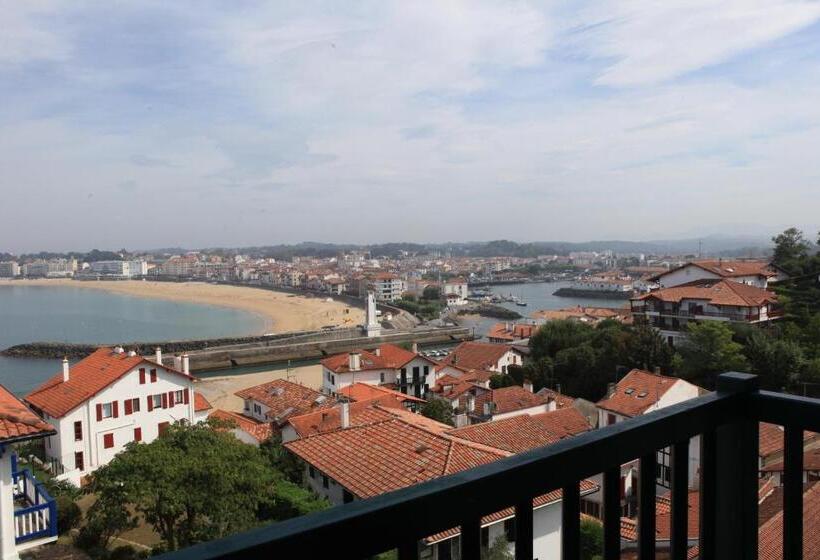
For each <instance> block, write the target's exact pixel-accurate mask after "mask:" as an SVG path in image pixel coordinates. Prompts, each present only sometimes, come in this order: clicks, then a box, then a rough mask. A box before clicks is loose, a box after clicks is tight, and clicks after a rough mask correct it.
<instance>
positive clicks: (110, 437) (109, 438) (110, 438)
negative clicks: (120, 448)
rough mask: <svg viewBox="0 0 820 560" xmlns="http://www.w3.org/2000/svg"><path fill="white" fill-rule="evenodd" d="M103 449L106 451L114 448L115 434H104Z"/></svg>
mask: <svg viewBox="0 0 820 560" xmlns="http://www.w3.org/2000/svg"><path fill="white" fill-rule="evenodd" d="M103 447H104V448H106V449H111V448H112V447H114V434H103Z"/></svg>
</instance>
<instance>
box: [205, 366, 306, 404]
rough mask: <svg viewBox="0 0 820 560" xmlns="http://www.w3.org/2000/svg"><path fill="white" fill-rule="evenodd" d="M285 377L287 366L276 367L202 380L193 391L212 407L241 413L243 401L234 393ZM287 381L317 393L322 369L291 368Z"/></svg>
mask: <svg viewBox="0 0 820 560" xmlns="http://www.w3.org/2000/svg"><path fill="white" fill-rule="evenodd" d="M287 377H288V370H287V367H286V366H282V365H276V366H271V369H270V370H266V371H260V372H254V373H244V374H240V375H223V376H217V377H205V378H201V379H200V381H199V382H198V383H197V386H196V390H197V391H199V392H201V393H202V394H203V395H204V396H205V398H206V399H208V402H210V403H211V405H212V406H213V407H214V408H221V409H223V410H233V411H237V412H238V411H241V410H242V405H243V403H242V399H240V398H239V397H237V396H236V395H234V393H235V392H237V391H241V390H242V389H245V388H247V387H253V386H254V385H260V384H262V383H267V382H268V381H273V380H274V379H286V378H287ZM290 380H291V381H293V382H294V383H301V384H302V385H305V386H307V387H310V388H311V389H317V390H318V389H320V388H321V386H322V366H321V365H320V364H311V365H303V366H299V367H293V368H291V370H290Z"/></svg>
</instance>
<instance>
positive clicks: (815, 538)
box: [758, 483, 820, 560]
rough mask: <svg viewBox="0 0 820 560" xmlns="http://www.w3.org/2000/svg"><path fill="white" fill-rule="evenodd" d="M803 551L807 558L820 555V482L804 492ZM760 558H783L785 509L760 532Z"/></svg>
mask: <svg viewBox="0 0 820 560" xmlns="http://www.w3.org/2000/svg"><path fill="white" fill-rule="evenodd" d="M803 551H804V554H805V555H806V556H805V557H806V558H818V555H820V484H816V483H815V484H812V485H810V486H809V487H808V489H807V490H805V491H804V492H803ZM758 558H759V559H760V560H783V511H782V510H781V511H779V512H778V513H776V514H775V515H774V516H773V517H772V518H771V519H769V520H768V521H766V522H765V523H764V524H763V526H761V527H760V531H759V532H758Z"/></svg>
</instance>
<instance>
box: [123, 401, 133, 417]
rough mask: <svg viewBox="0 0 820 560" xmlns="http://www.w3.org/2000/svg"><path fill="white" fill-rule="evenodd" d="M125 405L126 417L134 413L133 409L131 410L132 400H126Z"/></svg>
mask: <svg viewBox="0 0 820 560" xmlns="http://www.w3.org/2000/svg"><path fill="white" fill-rule="evenodd" d="M123 404H124V405H125V415H126V416H128V415H129V414H131V413H132V412H133V409H132V408H131V399H125V400H124V401H123Z"/></svg>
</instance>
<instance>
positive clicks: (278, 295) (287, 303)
mask: <svg viewBox="0 0 820 560" xmlns="http://www.w3.org/2000/svg"><path fill="white" fill-rule="evenodd" d="M4 282H11V281H4ZM13 283H14V285H21V286H70V287H72V288H84V289H90V290H105V291H107V292H112V293H117V294H124V295H129V296H136V297H146V298H154V299H165V300H170V301H182V302H188V303H199V304H205V305H216V306H220V307H230V308H234V309H241V310H243V311H248V312H251V313H255V314H257V315H259V316H261V317H263V318H264V320H265V323H266V325H265V333H269V332H276V333H280V332H288V331H299V330H313V329H320V328H322V327H324V326H326V325H341V326H345V325H357V324H361V323H362V322H363V321H364V310H362V309H360V308H356V307H351V306H349V305H346V304H344V303H341V302H338V301H332V300H331V301H327V298H322V297H307V296H302V295H294V294H289V293H286V292H274V291H271V290H264V289H259V288H251V287H240V286H226V285H220V284H208V283H205V282H180V283H176V282H173V283H172V282H149V281H138V280H127V281H117V282H107V281H97V282H95V281H82V282H81V281H76V280H71V279H60V278H54V279H52V278H49V279H45V278H43V279H34V280H14V281H13ZM259 334H263V333H259Z"/></svg>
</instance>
